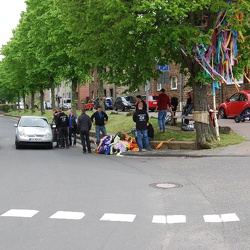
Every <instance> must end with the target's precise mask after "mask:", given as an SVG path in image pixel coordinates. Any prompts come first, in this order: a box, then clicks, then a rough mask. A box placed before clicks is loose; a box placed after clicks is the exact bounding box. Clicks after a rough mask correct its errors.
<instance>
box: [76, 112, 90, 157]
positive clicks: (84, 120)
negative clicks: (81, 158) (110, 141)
mask: <svg viewBox="0 0 250 250" xmlns="http://www.w3.org/2000/svg"><path fill="white" fill-rule="evenodd" d="M91 126H92V121H91V118H90V117H89V116H88V115H87V114H86V110H85V109H82V114H81V115H80V116H79V117H78V120H77V127H78V131H79V132H80V136H81V142H82V150H83V153H84V154H85V153H86V146H87V149H88V152H89V153H91V147H90V141H89V131H90V129H91Z"/></svg>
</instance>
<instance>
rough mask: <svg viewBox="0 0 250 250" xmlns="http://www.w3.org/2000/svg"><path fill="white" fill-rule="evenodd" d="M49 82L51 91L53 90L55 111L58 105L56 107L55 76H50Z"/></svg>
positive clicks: (52, 101)
mask: <svg viewBox="0 0 250 250" xmlns="http://www.w3.org/2000/svg"><path fill="white" fill-rule="evenodd" d="M49 82H50V89H51V105H52V109H54V108H55V107H56V105H55V80H54V77H53V76H50V79H49Z"/></svg>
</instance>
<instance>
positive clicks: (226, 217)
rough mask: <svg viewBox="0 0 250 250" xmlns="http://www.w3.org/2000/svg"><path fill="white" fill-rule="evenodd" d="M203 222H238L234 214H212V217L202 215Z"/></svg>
mask: <svg viewBox="0 0 250 250" xmlns="http://www.w3.org/2000/svg"><path fill="white" fill-rule="evenodd" d="M203 218H204V221H205V222H213V223H214V222H233V221H240V219H239V217H238V216H237V215H236V214H235V213H231V214H221V215H219V214H213V215H204V216H203Z"/></svg>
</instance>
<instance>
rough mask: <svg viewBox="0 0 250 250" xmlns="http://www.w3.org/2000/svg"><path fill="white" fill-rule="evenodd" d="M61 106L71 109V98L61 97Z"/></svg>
mask: <svg viewBox="0 0 250 250" xmlns="http://www.w3.org/2000/svg"><path fill="white" fill-rule="evenodd" d="M59 107H60V108H61V109H71V98H61V99H60V105H59Z"/></svg>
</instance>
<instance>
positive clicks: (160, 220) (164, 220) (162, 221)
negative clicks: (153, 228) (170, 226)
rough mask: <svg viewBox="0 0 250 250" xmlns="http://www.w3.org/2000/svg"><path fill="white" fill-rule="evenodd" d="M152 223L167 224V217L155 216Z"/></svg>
mask: <svg viewBox="0 0 250 250" xmlns="http://www.w3.org/2000/svg"><path fill="white" fill-rule="evenodd" d="M152 223H158V224H166V223H167V216H165V215H154V216H153V220H152Z"/></svg>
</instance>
